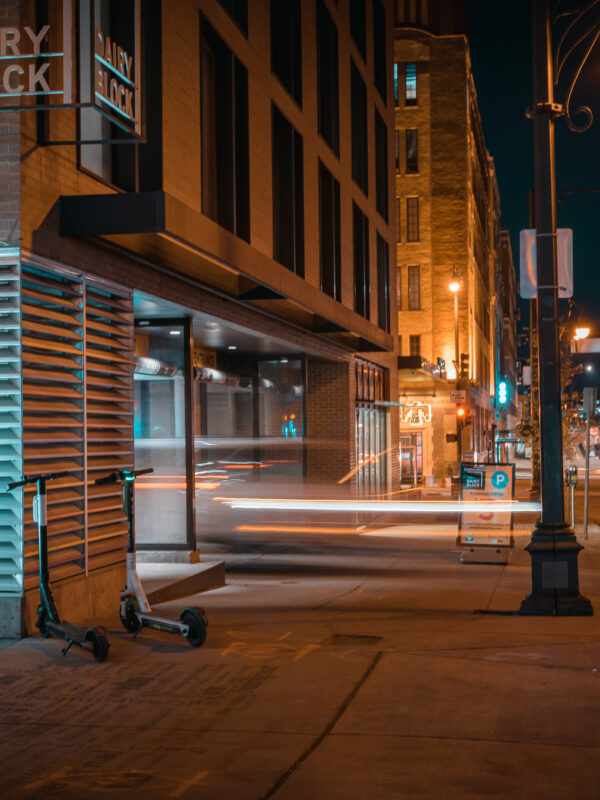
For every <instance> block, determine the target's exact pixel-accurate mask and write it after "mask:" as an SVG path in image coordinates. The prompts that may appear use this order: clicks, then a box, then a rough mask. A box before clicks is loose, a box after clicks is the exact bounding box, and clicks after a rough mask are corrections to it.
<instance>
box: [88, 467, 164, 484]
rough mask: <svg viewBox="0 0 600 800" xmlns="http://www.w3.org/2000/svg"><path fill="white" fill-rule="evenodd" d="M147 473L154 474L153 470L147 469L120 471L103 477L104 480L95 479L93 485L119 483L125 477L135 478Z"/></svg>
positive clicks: (151, 468)
mask: <svg viewBox="0 0 600 800" xmlns="http://www.w3.org/2000/svg"><path fill="white" fill-rule="evenodd" d="M149 472H154V468H153V467H148V468H147V469H135V470H129V469H121V470H119V471H118V472H111V473H110V475H105V476H104V478H96V480H95V481H94V483H95V484H100V483H119V481H123V480H125V478H127V477H133V478H137V476H138V475H147V474H148V473H149Z"/></svg>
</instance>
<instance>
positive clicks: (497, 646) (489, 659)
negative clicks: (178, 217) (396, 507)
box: [0, 528, 600, 800]
mask: <svg viewBox="0 0 600 800" xmlns="http://www.w3.org/2000/svg"><path fill="white" fill-rule="evenodd" d="M390 533H393V532H390V531H389V530H388V534H390ZM443 533H444V531H443V530H442V529H440V530H438V531H436V530H435V529H428V530H425V531H421V532H419V530H413V531H412V532H410V533H409V532H408V531H407V530H398V531H397V532H396V535H388V536H379V537H376V536H332V537H327V538H326V537H321V538H320V539H319V537H314V541H315V543H314V546H308V545H307V546H306V547H305V548H304V549H302V548H296V549H294V552H290V553H286V552H274V553H270V554H265V555H261V553H260V552H259V551H258V550H255V551H250V550H249V551H248V552H246V553H244V554H241V553H234V554H230V555H228V554H227V553H222V552H220V553H219V557H220V558H224V559H225V560H226V562H227V567H228V576H227V583H228V585H227V586H226V587H223V588H221V589H217V590H215V591H212V592H208V593H205V594H202V595H200V596H198V597H197V598H186V600H185V601H176V602H172V603H166V604H164V605H163V606H162V607H161V611H162V612H164V613H166V614H171V615H175V614H177V612H178V610H179V608H180V607H181V605H184V604H185V605H187V604H191V603H194V602H195V603H197V604H198V605H203V606H204V607H205V608H206V609H207V612H208V616H209V621H210V625H209V632H208V641H207V643H206V645H205V646H204V647H202V648H200V649H198V650H194V649H192V648H190V647H189V646H188V645H187V644H186V643H185V642H184V641H183V640H182V639H179V638H178V637H174V636H169V635H167V634H161V633H159V632H148V631H144V632H143V633H142V634H140V636H139V637H138V639H137V640H136V641H132V639H131V637H130V636H129V635H128V634H126V633H125V631H123V630H121V629H120V624H119V622H118V620H117V619H109V620H105V621H104V623H105V624H106V625H107V626H108V627H109V629H110V631H111V634H110V635H111V640H112V646H111V652H110V656H109V659H108V661H106V662H105V663H103V664H96V663H95V662H94V661H93V660H91V659H90V658H89V657H88V656H87V655H86V654H84V653H81V652H79V651H71V652H70V653H69V654H68V655H67V657H66V658H62V657H61V656H60V643H59V642H57V641H56V640H53V639H49V640H43V639H39V638H31V639H27V640H23V641H20V642H13V643H10V642H4V643H3V646H2V649H0V737H1V738H0V741H1V744H0V753H1V756H2V764H3V766H2V770H1V771H0V796H2V797H3V798H7V800H12V799H13V798H15V800H17V798H18V799H20V798H24V799H26V800H40V799H41V798H80V797H82V796H85V797H88V798H89V797H92V798H93V797H96V796H97V797H98V798H100V797H102V798H133V800H135V799H136V798H140V800H141V798H144V800H146V798H150V799H154V798H169V797H174V798H175V797H176V798H184V799H187V798H194V799H196V798H200V799H201V800H204V799H205V798H206V800H209V799H210V800H232V798H235V800H238V799H239V800H246V799H248V800H254V798H256V800H268V798H275V799H276V800H342V798H343V800H358V799H359V798H360V799H361V800H362V798H365V799H366V798H378V800H379V798H381V799H382V800H387V799H388V798H390V799H391V798H394V800H396V799H397V798H407V799H408V798H409V799H410V800H413V799H414V798H428V799H429V798H431V800H434V798H435V800H438V798H445V797H453V798H469V799H470V798H483V797H486V798H507V800H508V798H510V800H521V799H523V800H525V798H535V800H543V799H544V798H551V797H552V798H560V800H597V799H598V798H599V797H600V788H599V786H600V725H599V723H598V720H599V719H600V672H599V670H600V621H599V617H598V616H594V617H591V618H590V617H588V618H573V619H567V618H558V619H552V618H539V619H536V618H527V617H519V616H514V615H513V614H511V613H510V612H511V611H514V610H516V609H517V608H518V606H519V603H520V601H521V599H522V597H523V596H524V595H525V594H526V593H527V592H528V590H529V580H530V572H529V564H528V558H529V557H528V555H527V554H526V553H525V552H523V550H522V547H523V545H524V544H525V543H526V542H527V540H528V536H527V535H526V534H525V532H523V533H518V535H517V545H516V547H515V550H514V552H513V554H512V556H511V558H510V560H509V562H508V564H507V566H504V567H502V566H486V565H461V564H460V563H459V561H458V551H457V549H456V547H455V545H454V543H453V541H452V539H451V537H449V536H448V535H443ZM319 541H320V542H321V545H320V546H319V545H318V542H319ZM580 566H581V569H580V579H581V586H582V591H583V593H584V594H586V595H587V596H588V597H590V599H591V600H592V602H593V603H594V606H595V609H596V613H597V614H600V532H599V530H598V529H597V528H594V529H593V530H592V531H591V538H590V540H589V541H588V543H587V544H586V549H585V550H584V551H583V553H582V555H581V556H580ZM482 612H483V613H482Z"/></svg>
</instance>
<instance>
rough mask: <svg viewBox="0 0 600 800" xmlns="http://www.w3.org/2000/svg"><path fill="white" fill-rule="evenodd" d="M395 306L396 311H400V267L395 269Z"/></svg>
mask: <svg viewBox="0 0 600 800" xmlns="http://www.w3.org/2000/svg"><path fill="white" fill-rule="evenodd" d="M396 307H397V308H398V311H402V270H401V268H400V267H398V269H397V270H396Z"/></svg>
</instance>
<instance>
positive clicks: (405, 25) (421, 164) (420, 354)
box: [394, 1, 514, 482]
mask: <svg viewBox="0 0 600 800" xmlns="http://www.w3.org/2000/svg"><path fill="white" fill-rule="evenodd" d="M394 99H395V105H396V124H395V141H394V154H395V155H394V163H395V189H396V192H395V194H396V231H397V238H398V242H397V248H396V254H397V272H396V279H397V280H396V287H397V302H398V334H399V340H398V341H399V353H400V356H399V359H398V364H399V374H398V390H399V399H400V402H401V403H402V404H404V408H401V410H400V416H401V422H400V442H401V447H402V452H403V459H402V465H403V470H404V479H405V480H407V481H411V480H413V479H414V477H415V476H416V478H417V479H419V480H421V479H423V480H424V479H428V478H430V477H433V478H434V479H435V481H436V482H440V481H443V480H444V479H446V478H447V477H448V476H449V475H452V474H455V473H456V472H457V459H458V450H459V448H458V443H457V441H456V438H457V427H458V426H457V413H456V412H457V405H461V406H463V407H464V411H465V415H464V418H466V420H467V422H469V420H470V424H462V423H461V424H460V428H461V431H462V433H461V442H460V445H461V450H462V455H463V459H464V460H469V459H487V458H488V457H490V458H491V457H492V455H493V441H492V437H493V426H494V425H495V405H494V396H495V388H496V386H495V383H496V373H497V370H496V367H495V359H496V358H497V357H499V354H498V356H497V355H496V353H495V348H496V343H495V332H494V328H495V322H496V319H495V314H494V303H495V291H496V288H495V274H496V259H497V250H498V248H497V242H498V241H499V232H500V205H499V196H498V188H497V182H496V174H495V170H494V163H493V160H492V158H491V157H490V155H489V154H488V151H487V149H486V147H485V142H484V138H483V132H482V126H481V120H480V117H479V110H478V106H477V95H476V92H475V86H474V82H473V75H472V72H471V63H470V58H469V48H468V42H467V40H466V38H465V26H464V7H463V3H461V2H456V3H448V2H425V1H423V2H414V3H413V2H411V3H396V18H395V29H394ZM452 282H458V283H459V284H460V288H459V291H458V293H457V297H458V349H457V352H456V353H455V333H456V330H455V318H454V296H453V294H452V292H451V291H450V289H449V286H450V284H451V283H452ZM513 289H514V284H513ZM500 317H501V314H500V313H499V314H498V320H499V321H500ZM501 324H503V322H502V323H501ZM455 360H456V361H457V362H458V364H457V365H455V363H454V362H455ZM456 366H458V371H459V375H458V376H457V374H456ZM456 391H458V392H459V394H451V393H453V392H456ZM460 393H464V401H462V400H461V399H460V398H461V397H462V395H461V394H460ZM457 398H458V399H457Z"/></svg>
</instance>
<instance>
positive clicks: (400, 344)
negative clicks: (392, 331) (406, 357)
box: [398, 336, 402, 356]
mask: <svg viewBox="0 0 600 800" xmlns="http://www.w3.org/2000/svg"><path fill="white" fill-rule="evenodd" d="M398 355H399V356H401V355H402V336H399V337H398Z"/></svg>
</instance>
